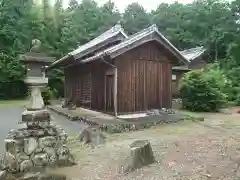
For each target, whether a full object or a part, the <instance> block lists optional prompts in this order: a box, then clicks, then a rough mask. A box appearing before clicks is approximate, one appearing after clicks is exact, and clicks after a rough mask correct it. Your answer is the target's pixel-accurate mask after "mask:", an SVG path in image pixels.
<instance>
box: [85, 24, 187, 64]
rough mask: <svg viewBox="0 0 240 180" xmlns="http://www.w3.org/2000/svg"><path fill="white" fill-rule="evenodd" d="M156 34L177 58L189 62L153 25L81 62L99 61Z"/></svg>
mask: <svg viewBox="0 0 240 180" xmlns="http://www.w3.org/2000/svg"><path fill="white" fill-rule="evenodd" d="M155 32H156V33H157V35H158V36H160V38H161V42H162V43H163V44H164V45H165V46H168V47H169V49H171V51H172V52H174V53H175V55H176V56H178V57H179V58H181V60H183V61H185V62H186V61H187V60H186V59H185V57H183V56H182V54H181V53H180V51H178V49H177V48H175V47H174V46H173V45H172V44H171V43H170V42H169V41H168V40H167V39H166V38H165V37H164V36H163V35H162V34H161V33H160V32H159V31H158V28H157V26H156V25H155V24H154V25H152V26H150V27H148V28H146V29H143V30H142V31H140V32H138V33H136V34H134V35H132V36H130V37H128V38H126V40H125V41H123V42H121V43H119V44H117V45H115V46H112V47H110V48H108V49H106V50H104V51H102V52H99V53H98V54H96V55H95V56H92V57H89V58H87V59H84V60H82V61H81V62H82V63H85V62H89V61H92V60H94V59H97V58H99V57H101V56H103V55H105V54H109V55H111V54H112V53H115V52H116V51H118V50H120V49H122V48H125V47H127V46H129V45H131V44H134V43H135V42H137V41H140V40H141V39H143V38H144V37H146V36H149V35H151V34H153V33H155ZM112 58H113V57H112Z"/></svg>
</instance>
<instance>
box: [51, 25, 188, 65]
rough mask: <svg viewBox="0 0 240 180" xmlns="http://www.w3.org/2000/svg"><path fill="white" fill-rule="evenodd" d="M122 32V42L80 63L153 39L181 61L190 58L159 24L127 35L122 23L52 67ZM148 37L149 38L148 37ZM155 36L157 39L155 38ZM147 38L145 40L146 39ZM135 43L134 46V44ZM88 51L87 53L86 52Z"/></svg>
mask: <svg viewBox="0 0 240 180" xmlns="http://www.w3.org/2000/svg"><path fill="white" fill-rule="evenodd" d="M118 34H121V35H122V36H124V38H123V39H124V40H123V41H122V42H120V43H119V44H117V45H114V46H111V47H110V48H107V49H105V50H103V51H101V52H98V53H97V54H95V55H93V56H92V57H89V58H86V59H83V60H79V61H80V63H85V62H89V61H92V60H95V59H97V58H99V57H101V56H104V55H105V54H107V55H110V56H111V57H112V58H114V57H116V56H117V55H119V53H118V52H119V51H121V52H120V53H123V52H124V49H130V48H129V47H130V45H131V47H134V46H135V45H136V46H138V45H141V43H144V42H147V41H151V40H156V41H158V42H159V43H161V44H162V45H164V46H165V47H166V48H167V49H168V50H169V51H171V52H172V53H173V54H174V55H175V56H176V57H177V58H178V59H180V60H181V61H183V62H184V64H185V63H187V62H188V60H187V59H186V58H185V56H183V54H181V53H180V51H179V50H178V49H177V48H176V47H175V46H174V45H172V44H171V43H170V42H169V41H168V40H167V39H166V38H165V37H164V36H163V35H162V34H161V33H160V32H159V31H158V28H157V26H156V25H155V24H154V25H152V26H150V27H148V28H146V29H143V30H142V31H139V32H137V33H135V34H134V35H132V36H129V37H127V35H126V34H125V33H124V30H123V28H122V27H121V25H119V24H117V25H115V26H113V27H112V28H111V29H109V30H108V31H106V32H104V33H103V34H101V35H100V36H98V37H96V38H95V39H93V40H91V41H90V42H88V43H86V44H84V45H82V46H80V47H79V48H77V49H76V50H74V51H72V52H70V53H68V55H67V56H65V57H63V58H61V59H60V60H58V61H55V62H54V63H53V64H52V65H51V67H53V66H55V65H56V64H58V63H59V62H62V61H64V60H66V59H68V58H69V56H72V57H74V59H77V60H78V59H79V57H83V56H84V55H86V54H87V53H89V49H91V48H92V47H95V46H96V45H98V44H101V43H103V42H105V41H107V40H109V39H111V38H112V37H115V36H116V35H118ZM146 38H147V39H146ZM154 38H155V39H154ZM144 39H145V41H144ZM133 45H134V46H133ZM86 52H87V53H86Z"/></svg>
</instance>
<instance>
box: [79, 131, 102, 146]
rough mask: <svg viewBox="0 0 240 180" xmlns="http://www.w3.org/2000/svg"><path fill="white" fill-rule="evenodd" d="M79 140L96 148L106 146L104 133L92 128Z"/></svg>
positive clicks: (82, 133)
mask: <svg viewBox="0 0 240 180" xmlns="http://www.w3.org/2000/svg"><path fill="white" fill-rule="evenodd" d="M79 139H80V141H81V142H84V143H85V144H88V143H91V144H92V145H95V146H98V145H101V144H105V136H104V135H103V134H102V132H101V131H100V130H99V129H97V128H92V127H88V128H86V129H84V130H83V131H82V132H81V134H80V136H79Z"/></svg>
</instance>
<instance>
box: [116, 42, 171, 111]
mask: <svg viewBox="0 0 240 180" xmlns="http://www.w3.org/2000/svg"><path fill="white" fill-rule="evenodd" d="M171 58H172V56H171V55H170V54H169V53H168V52H166V50H165V48H164V47H162V46H160V45H159V44H157V43H155V42H149V43H146V44H143V45H141V46H139V47H137V48H135V49H133V50H130V51H128V52H126V53H124V54H123V55H120V56H118V57H117V58H116V59H115V65H116V66H117V67H118V112H120V113H121V112H136V111H143V110H147V109H153V108H162V107H165V108H170V107H171V103H172V89H171V83H172V64H171Z"/></svg>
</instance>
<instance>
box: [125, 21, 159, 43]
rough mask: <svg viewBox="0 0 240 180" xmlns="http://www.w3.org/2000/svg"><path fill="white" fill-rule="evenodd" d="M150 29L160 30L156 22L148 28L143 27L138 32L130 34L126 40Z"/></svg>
mask: <svg viewBox="0 0 240 180" xmlns="http://www.w3.org/2000/svg"><path fill="white" fill-rule="evenodd" d="M148 31H158V28H157V25H156V24H152V25H151V26H148V27H147V28H145V29H142V30H141V31H138V32H136V33H134V34H132V35H131V36H128V38H127V39H126V40H128V39H131V38H133V37H135V36H137V35H139V34H142V33H144V32H148Z"/></svg>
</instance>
